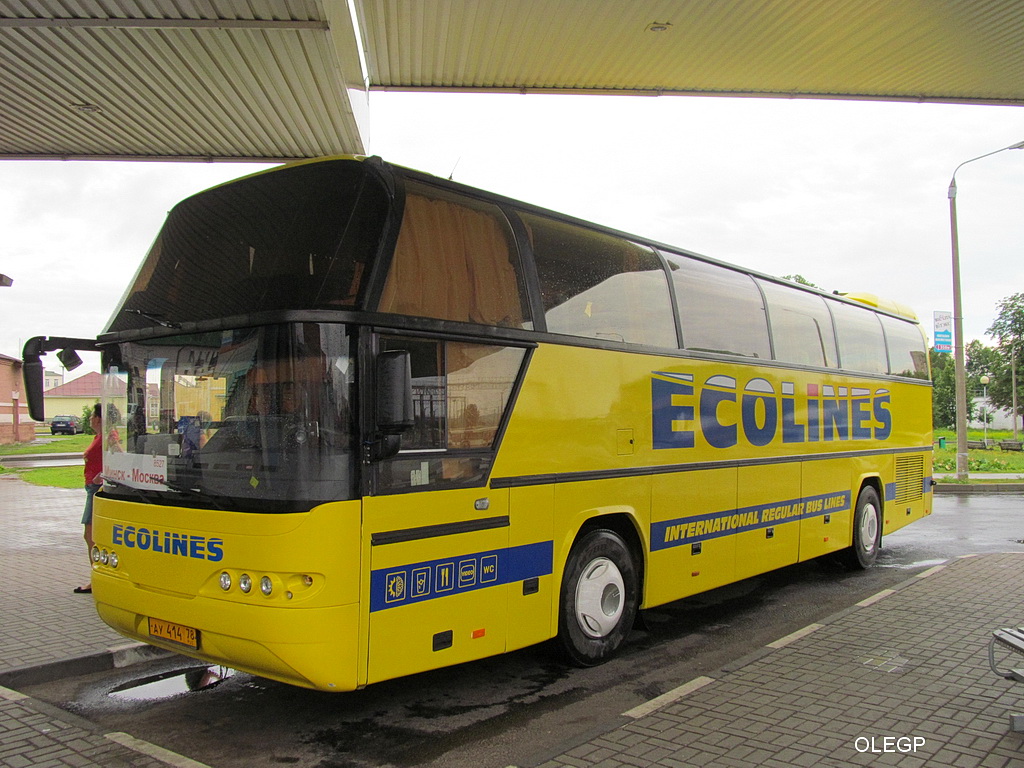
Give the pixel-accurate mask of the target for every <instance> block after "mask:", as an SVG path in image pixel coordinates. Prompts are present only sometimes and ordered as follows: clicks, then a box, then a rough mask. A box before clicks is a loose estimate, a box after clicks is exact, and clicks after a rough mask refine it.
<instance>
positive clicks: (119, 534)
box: [110, 525, 124, 544]
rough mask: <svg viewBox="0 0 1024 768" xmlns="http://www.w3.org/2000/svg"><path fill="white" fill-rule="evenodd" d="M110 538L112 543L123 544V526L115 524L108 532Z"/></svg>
mask: <svg viewBox="0 0 1024 768" xmlns="http://www.w3.org/2000/svg"><path fill="white" fill-rule="evenodd" d="M110 538H111V541H113V542H114V544H124V526H123V525H115V526H114V530H113V531H112V532H111V534H110Z"/></svg>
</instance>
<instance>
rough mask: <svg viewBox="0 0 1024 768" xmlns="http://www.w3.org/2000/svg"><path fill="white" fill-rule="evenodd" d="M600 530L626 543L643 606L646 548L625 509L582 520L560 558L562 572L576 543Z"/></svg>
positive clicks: (630, 515)
mask: <svg viewBox="0 0 1024 768" xmlns="http://www.w3.org/2000/svg"><path fill="white" fill-rule="evenodd" d="M601 529H605V530H609V531H612V532H613V533H616V534H618V535H619V537H620V538H621V539H622V540H623V541H624V542H626V546H627V547H628V548H629V553H630V554H631V555H632V556H633V561H634V563H635V564H636V569H637V577H638V579H639V581H640V585H639V586H640V603H641V605H643V602H644V584H645V583H646V576H647V547H646V546H645V545H644V538H643V535H642V534H641V533H640V526H639V523H638V521H637V519H636V517H635V516H634V515H632V514H630V513H629V512H627V511H626V510H625V509H620V510H609V511H607V512H603V513H598V514H594V515H592V516H590V517H588V518H587V519H586V520H584V521H583V523H582V525H580V527H579V529H578V530H577V531H576V534H575V535H574V536H573V538H572V541H571V542H569V546H568V547H567V548H566V550H565V555H564V556H563V557H562V562H561V569H562V570H563V571H564V569H565V562H566V561H567V560H568V559H569V553H570V552H572V548H573V547H574V546H576V542H578V541H579V540H580V539H582V538H583V537H584V536H586V535H587V534H588V533H590V532H591V531H597V530H601ZM556 602H557V601H556ZM557 610H558V607H557V606H556V611H557Z"/></svg>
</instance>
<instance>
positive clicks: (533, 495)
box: [507, 485, 558, 651]
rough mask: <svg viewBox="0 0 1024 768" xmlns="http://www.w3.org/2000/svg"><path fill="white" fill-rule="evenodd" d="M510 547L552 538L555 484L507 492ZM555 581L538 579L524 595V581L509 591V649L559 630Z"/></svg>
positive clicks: (535, 640) (535, 641)
mask: <svg viewBox="0 0 1024 768" xmlns="http://www.w3.org/2000/svg"><path fill="white" fill-rule="evenodd" d="M510 493H511V497H510V502H509V517H510V518H511V527H510V529H509V546H510V547H516V546H520V545H527V544H534V543H536V542H541V541H551V540H552V539H553V538H554V535H553V531H552V524H553V514H552V510H553V505H554V499H555V492H554V487H553V486H551V485H532V486H527V487H524V488H513V489H511V491H510ZM557 593H558V582H556V581H555V578H554V576H552V575H548V576H541V577H539V578H538V579H537V591H536V592H533V593H530V594H525V593H524V583H523V582H521V581H520V582H516V583H514V584H511V585H510V586H509V590H508V643H507V646H508V650H510V651H511V650H515V649H516V648H523V647H525V646H527V645H531V644H533V643H539V642H542V641H544V640H547V639H549V638H552V637H554V636H555V635H556V634H557V632H558V617H557V613H556V611H555V606H556V603H557Z"/></svg>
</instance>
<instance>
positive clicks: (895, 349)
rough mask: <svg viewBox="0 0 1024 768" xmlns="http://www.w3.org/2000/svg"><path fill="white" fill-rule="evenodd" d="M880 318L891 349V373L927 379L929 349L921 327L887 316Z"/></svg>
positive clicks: (887, 344) (887, 343) (886, 340)
mask: <svg viewBox="0 0 1024 768" xmlns="http://www.w3.org/2000/svg"><path fill="white" fill-rule="evenodd" d="M880 318H881V320H882V328H883V329H884V330H885V342H886V346H887V347H888V349H889V373H892V374H895V375H896V376H910V377H912V378H915V379H927V378H928V347H927V345H926V344H925V340H924V335H923V334H922V333H921V328H920V326H918V325H916V324H914V323H908V322H904V321H903V320H897V319H896V318H895V317H889V316H887V315H880Z"/></svg>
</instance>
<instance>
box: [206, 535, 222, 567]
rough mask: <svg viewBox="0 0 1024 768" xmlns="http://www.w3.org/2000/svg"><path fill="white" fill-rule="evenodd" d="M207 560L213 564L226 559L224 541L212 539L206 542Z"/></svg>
mask: <svg viewBox="0 0 1024 768" xmlns="http://www.w3.org/2000/svg"><path fill="white" fill-rule="evenodd" d="M206 553H207V554H206V559H207V560H210V561H211V562H214V563H216V562H219V561H220V560H222V559H223V558H224V541H223V540H222V539H210V540H209V541H207V542H206Z"/></svg>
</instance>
